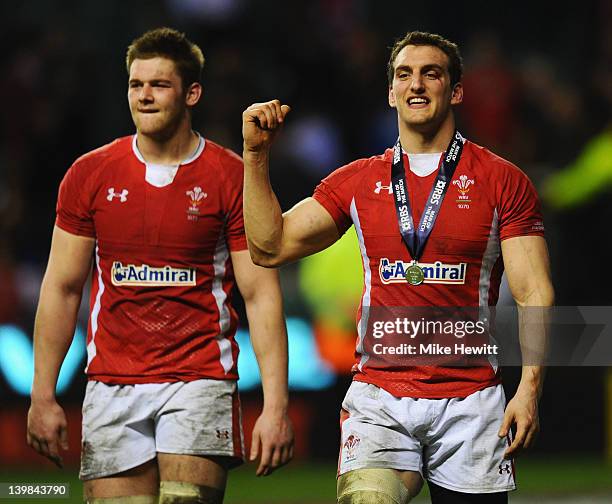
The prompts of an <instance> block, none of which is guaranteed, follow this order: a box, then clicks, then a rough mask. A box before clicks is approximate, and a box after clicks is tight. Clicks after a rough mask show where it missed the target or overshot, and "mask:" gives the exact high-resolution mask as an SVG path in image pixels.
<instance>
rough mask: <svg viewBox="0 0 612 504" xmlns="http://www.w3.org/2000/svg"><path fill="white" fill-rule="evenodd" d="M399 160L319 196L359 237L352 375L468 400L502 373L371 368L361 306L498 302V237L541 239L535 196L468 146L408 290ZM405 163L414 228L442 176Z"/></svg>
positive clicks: (341, 172) (501, 163) (345, 177)
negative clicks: (396, 192)
mask: <svg viewBox="0 0 612 504" xmlns="http://www.w3.org/2000/svg"><path fill="white" fill-rule="evenodd" d="M392 158H393V150H392V149H388V150H386V151H385V153H384V154H382V155H379V156H375V157H371V158H368V159H360V160H357V161H354V162H353V163H350V164H348V165H346V166H344V167H342V168H339V169H338V170H336V171H334V172H333V173H332V174H331V175H329V176H328V177H327V178H325V179H324V180H323V181H322V182H321V183H320V184H319V185H318V186H317V188H316V190H315V193H314V198H315V199H316V200H317V201H318V202H319V203H321V204H322V205H323V207H324V208H325V209H326V210H327V211H328V212H329V213H330V215H331V216H332V217H333V219H334V221H335V222H336V225H337V226H338V229H339V230H340V231H341V232H345V231H346V230H347V229H348V228H349V227H350V226H351V225H352V224H354V225H355V228H356V231H357V236H358V238H359V244H360V248H361V256H362V262H363V270H364V288H363V294H362V298H361V302H360V306H359V310H358V312H357V328H358V340H357V349H356V359H357V361H356V364H355V365H354V367H353V372H354V373H355V379H356V380H360V381H365V382H368V383H373V384H375V385H377V386H380V387H382V388H384V389H386V390H388V391H389V392H390V393H392V394H393V395H395V396H399V397H401V396H408V397H424V398H442V397H465V396H467V395H469V394H471V393H473V392H475V391H477V390H480V389H483V388H485V387H488V386H490V385H493V384H496V383H499V376H498V372H497V369H494V368H493V367H492V366H491V365H486V366H478V367H441V366H404V367H402V368H400V369H398V368H397V367H393V368H390V367H389V368H384V367H383V368H382V369H381V368H380V362H377V365H376V366H369V365H368V362H370V363H372V360H371V356H370V355H368V353H367V350H366V348H371V345H368V344H366V343H367V342H364V341H363V338H364V337H365V336H366V332H365V331H364V330H362V322H363V321H362V315H363V314H364V307H376V306H391V307H401V306H406V307H427V306H449V307H486V306H493V305H495V304H496V303H497V299H498V295H499V285H500V281H501V277H502V273H503V262H502V256H501V247H500V241H501V240H504V239H507V238H511V237H515V236H526V235H536V236H543V232H544V227H543V223H542V215H541V211H540V204H539V201H538V197H537V194H536V191H535V189H534V187H533V185H532V183H531V182H530V181H529V179H528V178H527V176H526V175H525V174H524V173H523V172H522V171H521V170H520V169H519V168H517V167H516V166H514V165H513V164H511V163H510V162H508V161H506V160H504V159H502V158H500V157H498V156H496V155H495V154H493V153H491V152H490V151H488V150H487V149H484V148H482V147H480V146H478V145H476V144H474V143H471V142H469V141H466V142H465V144H464V148H463V153H462V156H461V160H460V162H459V165H458V166H457V169H456V170H455V173H454V175H453V179H452V181H451V184H450V187H449V188H448V191H447V193H446V197H445V199H444V201H443V203H442V207H441V209H440V213H439V215H438V218H437V220H436V223H435V226H434V228H433V231H432V233H431V235H430V237H429V240H428V241H427V244H426V246H425V250H424V253H423V256H422V257H421V259H420V261H419V264H420V265H421V266H422V267H423V268H424V271H425V282H424V283H423V284H422V285H418V286H409V285H408V284H407V282H406V280H405V278H404V277H403V271H404V270H405V268H406V267H407V266H408V265H409V263H410V261H411V260H412V258H411V257H410V253H409V252H408V250H407V248H406V246H405V245H404V242H403V241H402V238H401V235H400V232H399V227H398V222H397V216H396V210H395V206H394V202H393V198H394V196H393V193H392V189H391V162H392ZM404 166H405V168H406V182H407V185H408V196H409V198H410V205H411V208H412V212H413V219H414V225H415V226H417V225H418V222H419V219H420V217H421V213H422V211H423V209H424V207H425V201H426V199H427V198H428V196H429V192H430V191H431V188H432V186H433V184H434V180H435V178H436V174H437V171H434V173H432V174H430V175H428V176H425V177H420V176H418V175H416V174H415V173H413V172H412V171H411V170H410V169H409V168H408V167H409V161H408V157H407V156H406V155H405V154H404ZM366 311H367V310H366ZM364 317H365V315H364ZM366 325H367V324H366ZM368 337H370V336H368ZM370 343H371V342H370ZM407 359H408V358H407ZM405 362H409V360H407V361H405Z"/></svg>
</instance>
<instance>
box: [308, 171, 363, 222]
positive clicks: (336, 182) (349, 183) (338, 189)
mask: <svg viewBox="0 0 612 504" xmlns="http://www.w3.org/2000/svg"><path fill="white" fill-rule="evenodd" d="M360 167H361V164H360V162H359V161H355V162H353V163H350V164H348V165H346V166H343V167H341V168H338V169H337V170H336V171H334V172H332V173H331V174H330V175H328V176H327V177H325V178H324V179H323V180H322V181H321V182H320V183H319V185H318V186H317V187H316V188H315V191H314V194H313V196H312V197H313V198H314V199H315V200H316V201H318V202H319V203H320V204H321V205H322V206H323V208H325V210H327V212H328V213H329V215H331V217H332V219H334V222H335V223H336V227H337V228H338V231H339V232H340V234H344V233H346V231H347V230H348V229H349V228H350V227H351V225H352V224H353V220H352V217H351V201H352V200H353V197H354V195H355V184H356V183H357V179H358V177H357V176H356V175H357V173H358V172H359V168H360Z"/></svg>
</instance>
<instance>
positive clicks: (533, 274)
mask: <svg viewBox="0 0 612 504" xmlns="http://www.w3.org/2000/svg"><path fill="white" fill-rule="evenodd" d="M448 63H449V62H448V57H447V56H446V54H445V53H444V52H443V51H442V50H440V49H438V48H436V47H433V46H412V45H409V46H406V47H404V48H403V49H402V50H401V51H400V52H399V53H398V55H397V57H396V59H395V61H394V65H393V66H394V74H393V81H392V83H391V85H390V86H389V91H388V100H389V105H390V106H391V107H393V108H395V109H396V111H397V119H398V128H399V136H400V141H401V144H402V147H403V149H404V150H405V151H407V152H410V153H432V152H443V151H445V150H446V148H447V146H448V144H449V142H450V139H451V138H452V135H453V132H454V129H455V118H454V114H453V109H452V107H453V106H454V105H458V104H459V103H461V102H462V100H463V87H462V85H461V83H455V84H452V83H451V79H450V74H449V72H448ZM415 99H416V100H415ZM289 111H290V107H289V106H288V105H285V104H281V103H280V101H279V100H272V101H269V102H265V103H255V104H253V105H251V106H250V107H248V108H247V109H246V110H245V111H244V113H243V115H242V132H243V139H244V145H243V157H244V161H245V179H244V180H245V184H244V221H245V228H246V230H247V237H248V241H249V251H250V253H251V256H252V258H253V261H254V262H255V263H256V264H260V265H262V266H266V267H276V266H280V265H282V264H286V263H287V262H291V261H295V260H298V259H300V258H302V257H305V256H307V255H310V254H313V253H316V252H318V251H320V250H323V249H324V248H327V247H328V246H330V245H331V244H332V243H334V242H335V241H336V240H337V239H338V238H339V233H338V230H337V229H336V226H335V223H334V221H333V219H332V218H331V216H330V215H329V213H328V212H327V211H326V210H325V209H324V208H323V207H322V206H321V205H320V204H319V203H318V202H317V201H315V200H314V199H313V198H307V199H305V200H303V201H302V202H300V203H298V204H297V205H296V206H295V207H293V208H292V209H291V210H289V211H288V212H286V213H284V214H283V213H282V212H281V209H280V206H279V204H278V200H277V198H276V195H275V194H274V191H273V189H272V187H271V185H270V179H269V171H268V170H269V159H270V149H271V146H272V143H273V142H274V139H275V137H276V135H277V134H278V132H279V130H280V129H281V128H282V125H283V123H284V121H285V118H286V116H287V114H288V113H289ZM501 248H502V254H503V260H504V265H505V268H506V274H507V277H508V281H509V284H510V288H511V291H512V294H513V297H514V299H515V301H516V302H517V304H518V306H519V307H521V308H526V307H534V306H536V307H547V306H551V305H552V304H553V302H554V292H553V287H552V283H551V279H550V267H549V259H548V251H547V247H546V242H545V240H544V239H543V238H541V237H533V236H524V237H516V238H511V239H508V240H504V241H503V242H502V244H501ZM541 318H543V319H545V314H544V313H542V314H541ZM528 326H529V324H526V323H524V324H523V325H522V326H521V332H520V334H521V336H520V337H521V347H522V348H523V349H525V348H526V347H527V345H526V343H527V339H528V336H529V337H530V338H532V337H534V336H535V337H536V340H537V341H538V342H539V356H540V357H541V356H542V354H543V352H544V349H545V346H546V334H545V333H546V329H545V327H546V324H545V323H541V324H540V325H539V328H538V329H536V330H535V334H534V330H533V324H531V327H532V329H531V330H529V331H528V329H527V327H528ZM541 361H542V360H541V359H540V361H538V362H541ZM543 377H544V373H543V367H542V366H541V365H524V366H523V370H522V377H521V381H520V384H519V386H518V388H517V391H516V394H515V396H514V397H513V398H512V399H511V400H510V402H509V403H508V405H507V407H506V411H505V416H504V420H503V423H502V425H501V427H500V430H499V436H500V437H505V436H506V435H507V434H508V432H509V431H510V429H511V427H512V426H515V427H516V436H515V439H514V441H513V442H512V444H511V446H510V447H509V448H508V449H507V450H506V453H505V456H506V457H507V458H510V457H515V456H517V455H519V454H520V453H521V452H522V451H524V450H525V449H527V448H529V447H530V446H532V444H533V442H534V440H535V437H536V435H537V432H538V430H539V420H538V399H539V396H540V394H541V390H542V383H543ZM400 477H401V478H402V480H403V481H404V484H405V485H406V487H407V488H408V490H409V491H410V495H411V496H414V495H417V494H418V492H419V491H420V489H421V486H422V484H423V481H422V478H421V476H420V474H419V473H417V472H414V471H403V472H400Z"/></svg>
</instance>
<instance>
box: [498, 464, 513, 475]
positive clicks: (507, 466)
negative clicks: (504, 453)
mask: <svg viewBox="0 0 612 504" xmlns="http://www.w3.org/2000/svg"><path fill="white" fill-rule="evenodd" d="M510 469H511V467H510V464H499V474H504V472H505V473H506V474H510V473H511V470H510Z"/></svg>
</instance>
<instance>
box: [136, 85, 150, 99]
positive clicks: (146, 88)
mask: <svg viewBox="0 0 612 504" xmlns="http://www.w3.org/2000/svg"><path fill="white" fill-rule="evenodd" d="M152 90H153V87H152V86H151V84H149V83H146V82H145V83H144V84H143V85H142V87H141V88H140V93H138V101H140V102H150V101H153V92H152Z"/></svg>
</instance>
